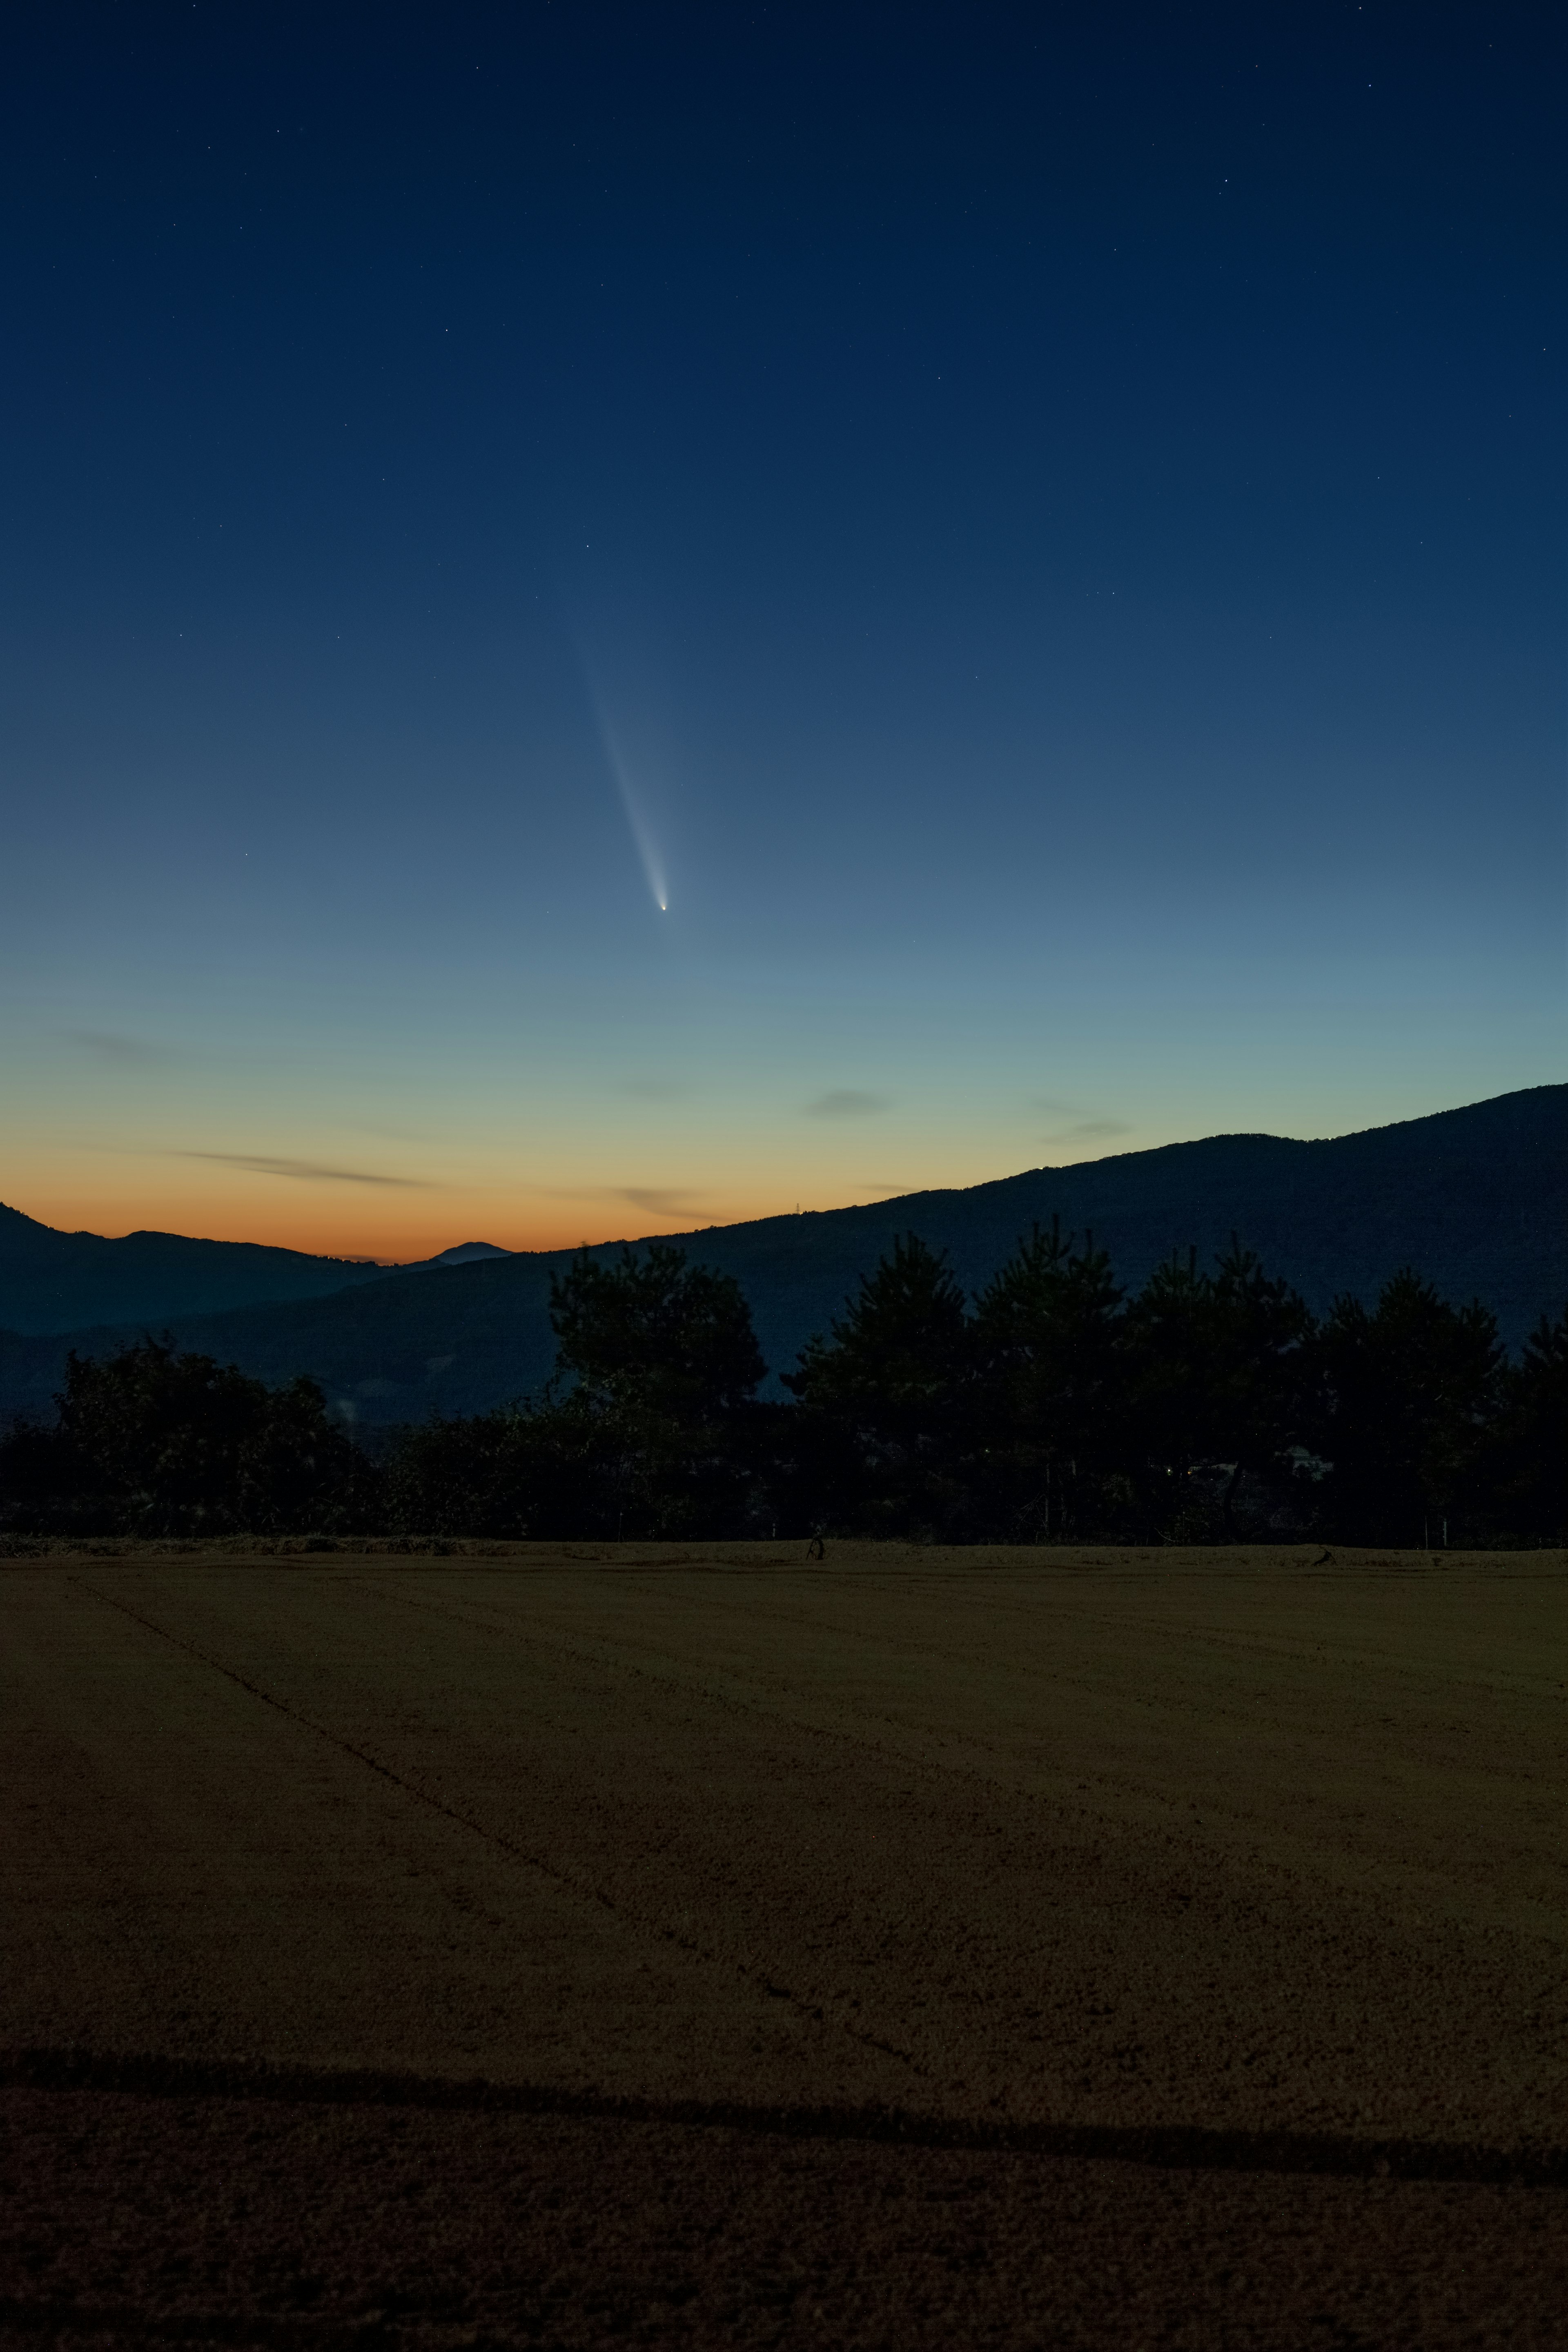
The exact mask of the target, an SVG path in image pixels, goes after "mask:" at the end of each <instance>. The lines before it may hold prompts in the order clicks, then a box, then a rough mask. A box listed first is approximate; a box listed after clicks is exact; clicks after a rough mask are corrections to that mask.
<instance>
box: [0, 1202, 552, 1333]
mask: <svg viewBox="0 0 1568 2352" xmlns="http://www.w3.org/2000/svg"><path fill="white" fill-rule="evenodd" d="M506 1255H507V1252H506V1251H505V1250H498V1249H496V1248H495V1247H494V1246H493V1245H492V1244H490V1243H489V1242H460V1243H459V1244H458V1246H457V1247H456V1248H455V1249H448V1250H443V1251H442V1252H441V1253H440V1255H439V1256H438V1257H433V1258H425V1259H422V1260H421V1261H420V1262H419V1263H418V1264H417V1265H405V1266H398V1267H396V1268H395V1269H390V1268H388V1267H386V1266H384V1265H367V1264H366V1263H365V1262H364V1261H363V1259H359V1258H344V1257H313V1256H310V1255H308V1254H307V1253H306V1252H305V1251H303V1250H291V1249H273V1248H270V1247H268V1245H267V1244H264V1243H260V1242H208V1241H193V1240H191V1239H190V1238H188V1237H187V1236H186V1235H185V1234H149V1233H138V1234H121V1235H120V1236H119V1237H118V1238H117V1239H114V1240H110V1239H109V1238H108V1237H107V1236H105V1235H104V1234H65V1233H60V1232H58V1231H57V1229H56V1228H55V1227H54V1226H53V1225H45V1224H40V1223H38V1221H37V1218H36V1217H26V1216H24V1215H23V1214H22V1212H21V1211H20V1210H19V1209H8V1208H6V1207H5V1205H4V1203H0V1328H3V1329H5V1330H7V1331H17V1332H22V1333H24V1334H29V1335H34V1336H37V1335H40V1334H44V1333H48V1332H57V1331H79V1330H81V1329H83V1328H87V1327H89V1326H98V1325H104V1324H108V1325H111V1326H113V1325H119V1324H121V1323H154V1324H158V1325H160V1326H161V1325H163V1324H164V1323H166V1322H168V1321H169V1320H171V1318H184V1317H188V1316H192V1315H218V1314H224V1313H226V1312H228V1311H229V1310H230V1309H232V1308H234V1307H262V1306H279V1305H285V1304H289V1303H290V1302H292V1301H294V1300H296V1299H300V1298H321V1297H325V1296H326V1295H327V1294H328V1293H329V1292H331V1291H334V1290H348V1289H352V1288H353V1286H355V1285H356V1284H359V1283H363V1282H381V1281H384V1279H385V1277H386V1276H387V1274H388V1272H389V1271H395V1272H397V1273H399V1274H421V1273H426V1272H428V1271H429V1270H430V1269H432V1268H434V1267H440V1266H445V1265H468V1264H469V1263H471V1262H475V1261H478V1260H479V1259H483V1258H497V1257H505V1256H506Z"/></svg>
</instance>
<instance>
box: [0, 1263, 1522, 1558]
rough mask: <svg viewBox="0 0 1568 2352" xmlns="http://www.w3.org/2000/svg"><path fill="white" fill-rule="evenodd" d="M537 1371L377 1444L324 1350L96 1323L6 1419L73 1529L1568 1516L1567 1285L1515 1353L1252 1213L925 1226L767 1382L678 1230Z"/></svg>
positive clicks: (1423, 1537) (577, 1304) (1385, 1540)
mask: <svg viewBox="0 0 1568 2352" xmlns="http://www.w3.org/2000/svg"><path fill="white" fill-rule="evenodd" d="M551 1321H552V1328H553V1329H554V1332H555V1336H556V1340H557V1343H558V1353H557V1360H556V1370H555V1373H554V1376H553V1378H552V1381H551V1382H550V1384H549V1385H548V1387H547V1388H546V1390H545V1391H544V1393H543V1394H542V1396H541V1397H539V1398H537V1399H535V1400H532V1401H530V1402H522V1403H518V1404H513V1405H509V1406H506V1407H503V1408H500V1409H498V1410H497V1411H494V1412H485V1413H478V1414H475V1415H473V1416H472V1417H469V1418H467V1419H458V1420H447V1421H440V1420H437V1421H432V1422H429V1423H426V1424H425V1425H423V1426H420V1427H411V1428H405V1429H404V1430H401V1431H399V1432H396V1433H393V1435H392V1436H391V1438H390V1440H389V1441H388V1442H386V1443H385V1444H383V1445H381V1446H380V1447H379V1448H378V1451H377V1453H376V1455H375V1457H374V1458H372V1456H371V1454H368V1453H367V1452H366V1451H365V1450H364V1449H363V1447H362V1446H360V1445H358V1444H355V1443H354V1442H353V1440H352V1439H351V1438H350V1436H349V1435H348V1434H347V1433H346V1432H345V1431H344V1430H343V1429H342V1427H341V1426H340V1425H338V1424H337V1423H335V1422H334V1421H333V1420H332V1418H331V1414H330V1412H329V1411H328V1409H327V1406H326V1402H325V1400H324V1398H323V1397H322V1395H321V1391H320V1390H319V1389H318V1388H317V1387H316V1386H315V1385H314V1384H313V1383H312V1382H311V1381H305V1380H300V1381H295V1382H293V1383H292V1385H291V1386H289V1387H288V1388H284V1389H279V1390H272V1389H268V1388H267V1387H266V1386H265V1385H264V1384H263V1383H262V1382H260V1381H252V1380H248V1379H247V1378H246V1377H245V1376H244V1375H243V1374H241V1373H240V1372H239V1371H237V1370H235V1369H234V1368H233V1367H232V1366H231V1367H228V1368H224V1367H221V1366H219V1365H218V1364H216V1363H215V1362H214V1361H213V1360H211V1359H209V1358H206V1357H202V1356H193V1355H177V1354H176V1353H175V1352H174V1349H172V1348H171V1347H170V1346H168V1345H166V1344H164V1343H162V1342H160V1341H157V1340H154V1339H146V1340H144V1341H143V1342H142V1344H141V1345H139V1346H137V1347H132V1348H129V1349H125V1350H123V1351H122V1352H121V1354H120V1355H118V1356H116V1357H114V1358H111V1359H110V1360H104V1361H90V1360H81V1359H79V1358H77V1357H75V1356H73V1357H71V1358H70V1360H69V1362H68V1370H67V1376H66V1385H65V1389H64V1391H63V1392H62V1394H61V1395H60V1397H59V1398H58V1413H57V1418H56V1421H55V1423H54V1424H53V1426H51V1427H43V1426H38V1425H32V1424H24V1425H22V1426H20V1427H18V1428H17V1429H16V1430H15V1431H14V1432H13V1433H12V1434H11V1435H10V1437H9V1438H8V1439H6V1440H5V1442H4V1444H0V1521H3V1523H4V1524H5V1526H6V1527H8V1528H11V1529H13V1530H16V1531H18V1532H23V1531H25V1532H29V1533H46V1534H71V1533H76V1534H81V1535H88V1534H92V1535H105V1534H129V1535H149V1536H170V1535H180V1536H193V1535H203V1534H207V1535H216V1534H227V1533H248V1534H258V1535H267V1534H303V1533H312V1534H322V1535H347V1534H356V1533H359V1534H384V1535H417V1536H428V1537H454V1536H495V1537H539V1538H579V1539H581V1538H658V1537H663V1538H696V1537H719V1538H725V1537H747V1536H770V1535H776V1536H781V1537H783V1536H791V1537H799V1536H810V1535H815V1534H823V1535H844V1536H848V1535H858V1536H901V1537H914V1538H926V1539H931V1540H941V1541H947V1542H975V1541H983V1540H984V1541H992V1542H995V1541H1002V1542H1017V1543H1041V1542H1051V1541H1058V1540H1070V1541H1076V1542H1085V1541H1090V1540H1101V1541H1135V1542H1172V1543H1214V1542H1226V1541H1232V1540H1237V1539H1240V1538H1253V1539H1258V1538H1271V1539H1274V1540H1278V1541H1291V1540H1297V1539H1300V1538H1307V1537H1313V1538H1317V1537H1321V1538H1325V1539H1329V1540H1340V1541H1345V1542H1362V1543H1380V1544H1390V1545H1399V1546H1404V1547H1415V1546H1435V1545H1438V1544H1442V1543H1447V1544H1451V1545H1459V1544H1475V1543H1494V1544H1506V1543H1509V1542H1515V1543H1532V1542H1541V1541H1543V1540H1544V1541H1556V1542H1560V1541H1563V1540H1564V1538H1565V1537H1568V1311H1565V1312H1564V1314H1563V1316H1561V1317H1560V1318H1558V1319H1557V1320H1556V1321H1555V1322H1552V1321H1551V1320H1549V1319H1547V1318H1542V1323H1541V1325H1540V1326H1539V1328H1537V1330H1536V1331H1535V1333H1534V1334H1533V1336H1532V1337H1531V1339H1530V1340H1529V1341H1528V1343H1527V1344H1526V1346H1525V1349H1524V1350H1523V1355H1522V1359H1521V1361H1520V1362H1519V1363H1517V1364H1510V1362H1509V1360H1508V1359H1507V1356H1506V1354H1505V1351H1504V1349H1502V1347H1501V1346H1500V1343H1499V1339H1498V1334H1497V1327H1496V1324H1495V1322H1494V1320H1493V1318H1492V1317H1491V1316H1490V1315H1489V1313H1488V1312H1487V1311H1486V1309H1485V1308H1483V1307H1480V1306H1479V1305H1472V1306H1469V1307H1453V1306H1451V1305H1449V1304H1448V1303H1447V1301H1445V1300H1444V1299H1442V1298H1440V1297H1438V1296H1437V1295H1436V1292H1435V1291H1434V1290H1433V1289H1432V1288H1431V1287H1430V1286H1428V1285H1426V1284H1425V1283H1423V1282H1422V1281H1420V1280H1419V1279H1418V1278H1417V1277H1416V1276H1415V1275H1414V1274H1411V1273H1405V1274H1400V1275H1397V1276H1394V1279H1393V1280H1392V1281H1391V1282H1389V1283H1388V1284H1387V1285H1386V1286H1384V1290H1383V1292H1382V1295H1381V1296H1380V1297H1379V1298H1378V1300H1377V1303H1376V1305H1375V1306H1373V1307H1367V1306H1365V1305H1363V1304H1362V1303H1361V1302H1360V1301H1359V1300H1356V1299H1352V1298H1342V1299H1341V1300H1339V1301H1338V1302H1337V1304H1336V1305H1335V1306H1334V1307H1333V1309H1332V1310H1331V1313H1330V1314H1329V1315H1327V1316H1326V1317H1324V1318H1321V1320H1320V1319H1318V1318H1314V1317H1313V1315H1312V1314H1311V1313H1310V1311H1309V1309H1308V1308H1307V1307H1306V1305H1305V1304H1304V1302H1303V1301H1302V1300H1301V1299H1300V1297H1299V1296H1298V1295H1297V1294H1296V1292H1294V1291H1293V1290H1292V1289H1290V1287H1289V1285H1287V1284H1286V1283H1283V1282H1280V1281H1278V1280H1275V1279H1272V1278H1271V1277H1269V1276H1268V1275H1267V1274H1266V1273H1265V1271H1264V1269H1263V1268H1262V1266H1261V1265H1259V1264H1258V1260H1257V1258H1256V1257H1254V1256H1253V1255H1251V1254H1250V1253H1249V1252H1248V1251H1247V1250H1245V1249H1243V1248H1241V1247H1240V1246H1239V1245H1238V1244H1235V1243H1233V1244H1232V1247H1231V1248H1230V1250H1229V1251H1228V1252H1227V1253H1226V1255H1223V1256H1222V1257H1220V1258H1219V1259H1218V1260H1217V1261H1216V1263H1215V1265H1214V1266H1213V1267H1211V1268H1200V1267H1199V1265H1198V1264H1197V1261H1196V1254H1195V1253H1189V1255H1187V1256H1185V1257H1173V1258H1172V1259H1171V1260H1170V1261H1169V1262H1167V1263H1166V1264H1164V1265H1161V1266H1160V1267H1158V1268H1157V1269H1156V1271H1155V1272H1154V1274H1153V1275H1152V1276H1151V1278H1150V1279H1149V1281H1148V1282H1147V1283H1146V1284H1145V1285H1144V1286H1143V1287H1142V1290H1141V1291H1140V1292H1139V1293H1138V1294H1137V1295H1136V1296H1135V1297H1129V1296H1128V1295H1127V1293H1126V1292H1125V1291H1124V1290H1123V1289H1122V1288H1121V1286H1119V1285H1118V1284H1117V1282H1116V1280H1115V1277H1114V1274H1113V1270H1112V1267H1111V1265H1110V1259H1109V1257H1108V1256H1107V1255H1106V1254H1105V1253H1104V1252H1103V1251H1100V1250H1097V1249H1096V1248H1095V1247H1094V1244H1093V1239H1092V1236H1090V1235H1085V1236H1084V1237H1083V1240H1082V1242H1081V1244H1079V1243H1078V1242H1077V1241H1075V1239H1074V1238H1073V1237H1072V1236H1067V1237H1064V1236H1063V1234H1061V1232H1060V1230H1059V1227H1058V1226H1055V1225H1053V1227H1052V1229H1051V1231H1050V1232H1049V1233H1044V1232H1041V1231H1040V1230H1038V1229H1037V1230H1036V1231H1035V1232H1034V1233H1033V1234H1031V1235H1030V1236H1029V1238H1028V1239H1027V1240H1026V1241H1024V1242H1022V1243H1021V1244H1019V1246H1018V1248H1017V1250H1016V1253H1015V1255H1013V1257H1012V1258H1011V1259H1010V1260H1009V1261H1008V1263H1007V1264H1006V1265H1004V1266H1003V1267H1002V1269H1001V1270H1000V1272H999V1273H998V1274H997V1275H996V1276H994V1279H993V1280H992V1281H991V1282H990V1283H989V1284H988V1285H987V1286H986V1287H985V1288H984V1290H983V1291H982V1292H981V1293H980V1294H979V1296H978V1297H975V1298H974V1299H973V1300H971V1299H969V1298H968V1297H965V1295H964V1293H963V1290H962V1289H961V1287H960V1286H959V1284H958V1283H957V1282H956V1280H955V1279H954V1277H953V1275H952V1270H951V1267H950V1266H949V1265H948V1263H947V1261H946V1259H945V1257H944V1256H943V1255H939V1254H937V1253H934V1252H932V1251H931V1250H930V1249H928V1248H927V1247H926V1246H925V1244H923V1243H922V1242H921V1241H920V1240H919V1239H918V1238H917V1237H916V1236H915V1235H914V1234H909V1235H905V1236H902V1237H900V1239H899V1240H898V1241H897V1242H896V1243H895V1244H894V1246H893V1249H892V1251H891V1253H890V1254H889V1255H888V1256H886V1257H885V1258H884V1259H883V1260H882V1261H881V1263H880V1264H879V1265H878V1267H877V1269H876V1271H875V1273H873V1274H871V1275H869V1276H865V1277H863V1278H862V1280H861V1283H860V1286H859V1290H858V1295H857V1296H856V1297H853V1298H852V1299H849V1300H847V1301H846V1303H845V1307H844V1310H843V1312H842V1314H841V1315H840V1316H839V1318H837V1320H836V1321H835V1322H834V1323H833V1325H832V1327H831V1328H830V1330H829V1331H828V1332H827V1333H826V1335H823V1336H819V1337H818V1338H816V1339H813V1340H812V1341H811V1343H810V1344H809V1346H808V1347H807V1348H806V1349H805V1350H804V1351H803V1353H802V1355H801V1357H800V1359H799V1361H798V1363H797V1365H796V1367H795V1370H793V1371H791V1372H786V1373H784V1375H783V1376H782V1378H783V1381H784V1387H785V1388H786V1389H787V1390H788V1391H790V1392H791V1394H792V1397H793V1400H794V1401H793V1402H790V1403H782V1402H779V1403H774V1402H759V1400H758V1398H757V1393H756V1392H757V1390H758V1388H759V1387H760V1386H761V1384H762V1381H763V1378H764V1377H765V1372H766V1367H765V1366H764V1364H763V1359H762V1356H761V1353H760V1351H759V1349H758V1346H757V1341H756V1337H755V1334H754V1332H753V1330H752V1319H751V1313H750V1310H749V1308H748V1307H747V1305H746V1301H745V1298H744V1297H743V1295H742V1291H741V1289H740V1287H739V1286H738V1284H737V1283H736V1282H735V1281H734V1280H733V1279H732V1278H731V1276H726V1275H721V1274H716V1273H714V1272H712V1271H710V1269H708V1268H705V1267H702V1266H693V1265H689V1264H688V1263H687V1261H686V1259H685V1257H684V1256H683V1255H682V1254H681V1253H680V1252H679V1251H678V1250H676V1249H673V1248H671V1247H669V1246H668V1245H667V1244H652V1245H650V1246H648V1247H647V1248H644V1249H642V1250H640V1251H636V1252H634V1251H631V1250H626V1251H623V1253H622V1255H621V1257H620V1260H619V1262H618V1263H614V1264H606V1263H605V1262H602V1261H600V1260H598V1259H595V1258H594V1257H592V1256H590V1255H589V1254H588V1253H587V1252H586V1251H584V1252H583V1253H582V1254H581V1255H579V1256H578V1257H577V1258H576V1259H575V1260H574V1263H573V1265H572V1266H571V1268H570V1269H569V1271H568V1272H567V1273H566V1274H565V1275H563V1276H556V1277H555V1278H553V1280H552V1286H551Z"/></svg>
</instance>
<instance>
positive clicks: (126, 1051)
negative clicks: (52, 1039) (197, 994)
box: [60, 1029, 172, 1063]
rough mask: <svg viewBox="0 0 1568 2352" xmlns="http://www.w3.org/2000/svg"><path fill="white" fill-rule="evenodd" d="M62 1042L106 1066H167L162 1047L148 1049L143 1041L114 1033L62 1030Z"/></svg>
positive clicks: (96, 1030)
mask: <svg viewBox="0 0 1568 2352" xmlns="http://www.w3.org/2000/svg"><path fill="white" fill-rule="evenodd" d="M60 1034H61V1036H62V1037H64V1038H65V1040H66V1042H67V1043H68V1045H79V1046H80V1047H81V1049H82V1051H83V1053H85V1054H90V1055H92V1057H93V1059H94V1060H95V1061H99V1062H110V1063H127V1062H142V1063H146V1062H167V1061H169V1060H170V1059H171V1058H172V1057H171V1055H170V1054H169V1052H168V1049H167V1047H166V1046H163V1045H149V1044H148V1043H147V1041H146V1039H145V1038H143V1037H127V1036H124V1035H122V1034H121V1032H120V1031H119V1030H117V1029H62V1030H61V1032H60Z"/></svg>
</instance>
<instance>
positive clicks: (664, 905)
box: [599, 709, 669, 915]
mask: <svg viewBox="0 0 1568 2352" xmlns="http://www.w3.org/2000/svg"><path fill="white" fill-rule="evenodd" d="M599 734H600V737H601V739H602V740H603V742H604V746H605V758H606V760H607V761H609V763H610V773H611V774H612V775H613V776H614V778H615V780H616V791H617V792H618V793H619V794H620V796H621V806H622V807H623V808H624V809H625V811H626V824H627V826H628V828H629V829H630V832H631V836H632V841H633V844H634V845H635V846H636V849H637V856H638V857H639V858H640V859H641V860H642V870H643V874H644V877H646V879H647V887H648V891H649V893H650V895H651V897H652V898H653V903H654V905H655V906H656V907H657V908H658V911H659V913H660V914H661V915H668V912H669V881H668V877H667V875H666V873H665V870H664V858H663V856H662V855H661V853H660V850H659V846H658V842H657V841H656V840H655V839H654V837H653V827H652V825H651V824H649V822H648V816H647V810H646V809H645V808H644V806H643V804H642V802H641V801H640V799H639V798H638V796H637V787H636V785H635V784H634V783H633V782H632V778H631V771H630V769H629V768H628V766H627V764H626V756H625V754H624V753H623V751H622V750H621V747H620V745H619V744H618V743H617V742H616V737H615V731H614V730H613V729H612V728H611V725H610V722H609V720H608V719H606V718H605V714H604V711H603V710H602V709H601V710H600V712H599Z"/></svg>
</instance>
